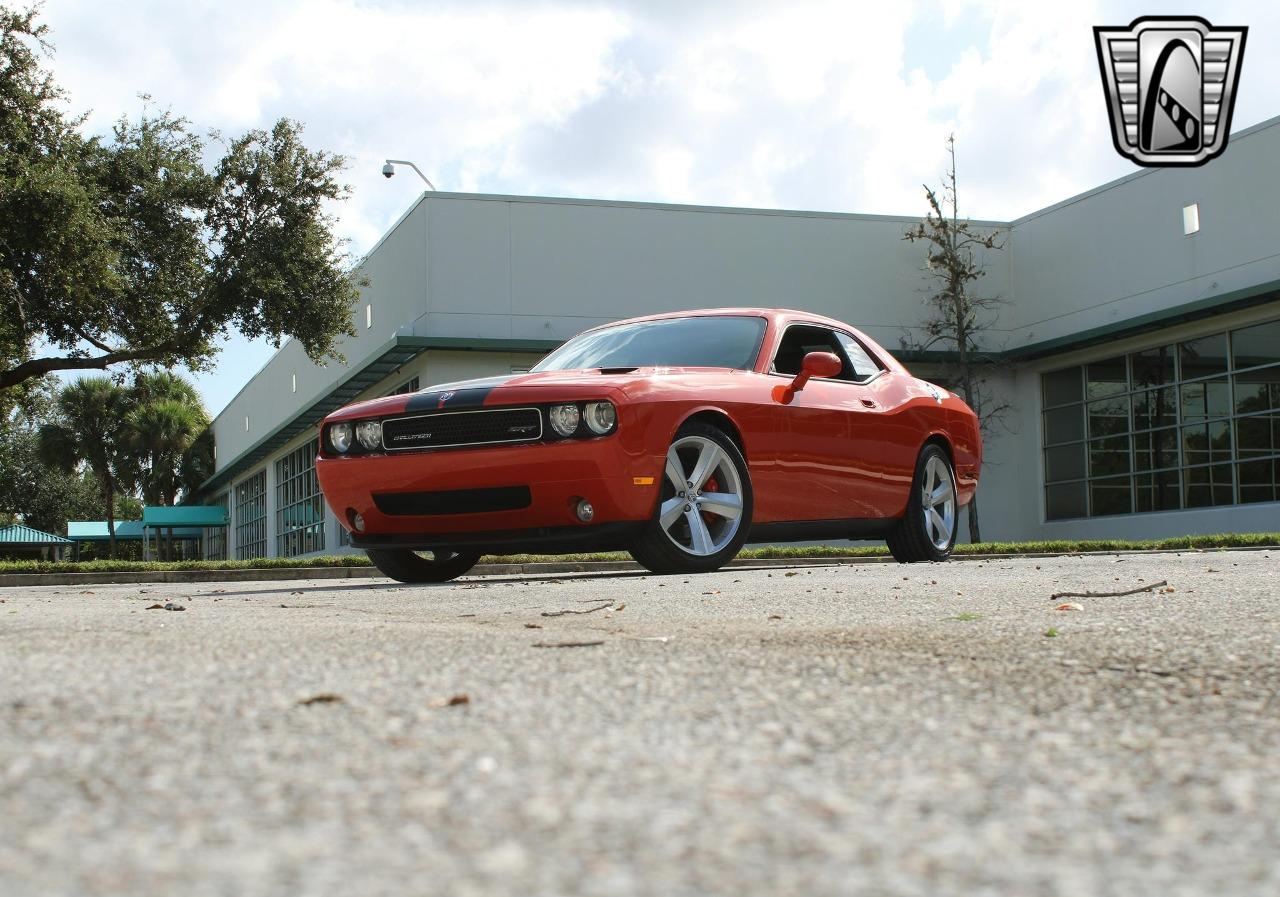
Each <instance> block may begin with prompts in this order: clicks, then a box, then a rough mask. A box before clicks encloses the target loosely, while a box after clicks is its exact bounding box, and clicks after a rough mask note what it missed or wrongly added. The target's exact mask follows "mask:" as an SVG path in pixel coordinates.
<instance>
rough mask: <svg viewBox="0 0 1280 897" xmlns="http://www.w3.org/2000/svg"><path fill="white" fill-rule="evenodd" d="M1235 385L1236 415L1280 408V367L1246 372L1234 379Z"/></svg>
mask: <svg viewBox="0 0 1280 897" xmlns="http://www.w3.org/2000/svg"><path fill="white" fill-rule="evenodd" d="M1232 381H1233V383H1234V384H1235V395H1236V414H1253V413H1254V412H1255V411H1268V410H1270V409H1272V408H1280V365H1276V366H1275V367H1269V368H1259V369H1258V370H1256V371H1245V372H1244V373H1243V374H1236V375H1235V376H1234V377H1233V378H1232Z"/></svg>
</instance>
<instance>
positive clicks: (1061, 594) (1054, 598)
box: [1049, 579, 1169, 601]
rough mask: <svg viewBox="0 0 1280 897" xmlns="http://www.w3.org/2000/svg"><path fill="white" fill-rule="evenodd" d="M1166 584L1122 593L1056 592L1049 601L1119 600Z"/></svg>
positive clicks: (1164, 581) (1155, 583)
mask: <svg viewBox="0 0 1280 897" xmlns="http://www.w3.org/2000/svg"><path fill="white" fill-rule="evenodd" d="M1168 584H1169V583H1168V581H1167V580H1164V579H1162V580H1160V581H1159V582H1153V583H1152V584H1151V585H1149V586H1139V587H1138V588H1136V589H1129V590H1128V591H1124V592H1058V593H1057V594H1055V595H1050V596H1049V600H1050V601H1057V600H1058V599H1059V598H1119V597H1121V596H1123V595H1136V594H1138V593H1139V592H1150V591H1151V590H1152V589H1158V588H1160V587H1161V586H1167V585H1168Z"/></svg>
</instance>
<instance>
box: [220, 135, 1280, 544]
mask: <svg viewBox="0 0 1280 897" xmlns="http://www.w3.org/2000/svg"><path fill="white" fill-rule="evenodd" d="M1277 159H1280V118H1276V119H1271V120H1270V121H1267V122H1263V123H1262V124H1259V125H1257V126H1255V127H1252V128H1249V129H1247V130H1245V131H1242V132H1239V133H1237V134H1235V135H1233V137H1232V138H1231V145H1230V147H1229V149H1228V150H1227V152H1226V154H1225V155H1224V156H1223V157H1222V158H1220V159H1218V160H1217V161H1215V162H1213V163H1212V164H1210V165H1207V166H1204V167H1201V168H1194V169H1144V170H1142V171H1139V172H1136V173H1134V174H1132V175H1129V176H1128V177H1125V178H1121V179H1120V180H1117V181H1114V182H1112V183H1109V184H1105V185H1103V186H1101V187H1098V188H1097V189H1095V190H1092V191H1090V192H1088V193H1084V194H1082V195H1080V196H1076V197H1072V198H1070V199H1067V200H1064V201H1062V202H1060V203H1058V204H1056V205H1053V206H1050V207H1049V208H1046V209H1041V210H1040V211H1037V212H1033V213H1031V214H1029V215H1027V216H1025V217H1023V218H1019V219H1017V220H1015V221H1007V222H997V221H991V222H981V223H982V224H984V225H989V226H990V227H993V228H999V229H1000V230H1001V231H1003V235H1004V238H1005V247H1004V249H1003V250H1002V251H999V252H993V253H991V254H990V256H989V257H988V258H987V259H986V264H987V277H986V278H985V280H984V282H983V284H982V288H983V290H984V291H985V292H987V293H990V294H995V295H998V296H1000V297H1002V298H1003V299H1004V300H1005V303H1006V304H1005V305H1004V306H1003V307H1002V309H1001V311H1000V314H999V319H998V321H997V324H996V327H995V328H994V329H992V330H991V331H990V332H989V333H988V334H987V339H988V345H987V347H986V348H987V349H988V350H989V351H990V352H991V353H992V354H993V355H996V356H997V357H998V358H999V359H1000V365H999V367H998V370H997V373H996V374H995V375H994V376H993V377H992V378H991V380H990V381H989V386H990V388H991V390H992V391H993V393H994V397H995V398H996V399H997V400H998V401H1006V402H1008V403H1009V404H1010V406H1011V409H1012V411H1011V413H1010V414H1009V415H1008V416H1007V418H1006V420H1005V425H1004V426H1001V427H997V428H996V429H995V431H994V432H993V433H992V434H991V435H990V436H989V437H988V439H987V456H986V460H985V468H984V470H983V479H982V484H981V487H980V492H979V494H980V496H981V498H982V500H983V535H984V537H985V538H989V539H1058V538H1067V539H1075V538H1095V537H1097V538H1102V537H1123V538H1154V537H1161V536H1172V535H1183V534H1188V533H1206V532H1224V531H1236V532H1248V531H1261V530H1275V529H1278V528H1280V502H1278V501H1277V499H1280V494H1278V492H1277V490H1278V489H1280V485H1278V484H1280V179H1278V178H1277V177H1276V173H1275V167H1276V160H1277ZM916 220H918V219H917V218H914V217H911V216H903V217H894V216H881V215H857V214H832V213H822V212H796V211H779V210H765V209H734V208H710V207H702V206H679V205H664V204H657V203H631V202H605V201H597V200H582V199H550V198H542V197H527V196H493V195H484V194H463V193H440V192H429V193H425V194H423V195H422V196H421V197H420V198H419V199H418V201H417V202H416V203H415V204H414V206H413V207H412V208H411V209H410V210H409V211H408V212H406V213H405V215H404V216H403V217H401V219H400V220H399V221H398V222H397V223H396V224H395V225H394V226H393V227H392V228H391V230H390V231H389V232H388V233H387V234H386V236H384V237H383V238H382V240H381V241H380V242H379V243H378V244H377V245H376V246H375V247H374V248H373V250H372V251H371V252H370V253H369V254H368V255H367V256H366V257H365V259H364V260H363V261H362V263H361V265H360V269H359V273H360V274H361V275H363V276H364V277H366V278H368V281H369V285H368V287H367V288H366V289H365V290H364V291H363V293H362V295H361V300H360V304H359V306H358V308H357V309H356V311H355V319H356V320H355V323H356V327H357V330H358V335H357V336H356V337H355V338H354V339H350V340H346V341H345V342H344V343H343V344H342V346H341V351H342V352H343V354H344V355H345V356H346V359H347V363H346V364H345V365H337V364H330V365H328V366H325V367H320V366H317V365H314V364H312V363H311V362H310V361H308V360H307V358H306V355H305V354H304V353H303V352H302V350H301V348H300V347H299V346H298V345H296V344H293V343H286V344H285V345H284V346H282V347H281V349H280V350H279V351H278V352H277V353H276V354H275V356H274V357H273V358H272V359H271V360H270V362H268V363H267V365H266V366H265V367H263V369H262V370H261V371H259V372H258V373H257V374H256V375H255V376H254V377H253V378H252V379H251V380H250V381H249V382H248V383H247V384H246V385H245V387H244V388H243V389H242V390H241V391H240V393H239V394H238V395H237V396H236V397H235V398H234V399H233V400H232V401H231V403H230V404H229V405H228V406H227V407H226V408H225V409H224V410H223V411H222V413H221V414H219V415H218V417H217V419H216V421H215V423H214V433H215V437H216V444H217V466H216V472H215V473H214V475H213V476H212V477H211V478H210V479H209V480H208V481H207V482H206V483H205V484H204V486H203V490H202V491H203V496H202V498H203V500H204V501H206V502H208V503H219V504H221V503H225V504H226V505H227V506H228V507H229V509H230V512H231V519H232V526H231V529H230V533H229V537H228V539H227V541H226V544H225V545H221V546H214V550H215V551H219V550H221V551H225V552H226V554H227V555H228V556H230V557H257V556H277V555H298V554H306V553H311V552H318V551H324V552H335V551H343V550H346V534H345V531H344V530H343V528H342V527H341V526H340V525H339V523H338V521H337V520H336V519H335V518H334V517H333V515H332V514H330V513H328V511H327V509H325V508H324V504H323V500H322V499H321V497H320V495H319V493H318V490H317V488H316V481H315V474H314V469H313V458H314V454H315V434H316V424H317V423H318V422H319V421H320V419H321V418H322V417H323V416H324V415H325V414H326V413H328V412H329V411H332V410H333V409H335V408H338V407H340V406H342V405H344V404H347V403H349V402H352V401H355V400H357V399H361V398H368V397H373V396H379V395H385V394H388V393H392V392H396V391H401V390H412V389H417V388H418V387H419V386H421V387H426V386H428V385H430V384H432V383H441V382H446V381H452V380H458V379H463V378H467V377H473V376H485V375H492V374H495V373H506V372H510V371H518V370H522V369H525V368H527V367H528V366H530V365H531V364H533V363H534V362H535V361H537V359H538V358H540V357H541V356H542V355H543V354H545V353H546V352H547V351H548V350H549V349H551V348H553V347H554V346H556V345H558V344H559V343H560V342H561V341H563V340H565V339H567V338H568V337H570V336H572V335H573V334H575V333H577V332H579V331H581V330H583V329H584V328H587V327H591V326H594V325H596V324H602V323H606V322H608V321H613V320H617V319H619V318H625V317H631V316H635V315H642V314H649V313H654V312H661V311H670V310H677V309H685V308H700V307H711V306H785V307H792V308H803V309H807V310H811V311H814V312H818V313H821V314H827V315H830V316H832V317H835V318H839V319H841V320H845V321H848V322H849V323H851V324H853V325H855V326H857V327H859V328H861V329H863V330H865V331H866V332H867V333H869V334H870V335H871V336H873V337H874V338H876V339H877V340H879V341H880V342H881V343H882V344H883V345H884V346H885V347H886V348H888V349H890V350H891V351H892V350H894V349H896V348H897V347H898V346H899V345H901V344H902V342H903V337H904V335H905V334H909V333H912V332H915V333H917V334H918V332H919V329H920V325H921V320H922V314H923V307H922V301H921V291H922V290H923V289H924V287H925V286H926V280H925V278H924V275H923V271H922V259H923V249H922V247H921V246H920V245H919V244H911V243H907V242H904V241H903V239H902V235H903V232H904V231H905V229H906V228H907V227H908V226H909V225H910V224H911V223H913V222H914V221H916ZM900 357H902V358H903V360H904V361H906V362H907V363H908V364H909V365H910V366H911V367H912V369H913V370H914V371H915V372H916V373H917V374H919V375H921V376H926V377H927V376H930V375H931V374H934V373H936V365H935V364H934V363H931V359H930V358H929V357H927V356H926V357H912V356H911V355H909V354H906V355H900Z"/></svg>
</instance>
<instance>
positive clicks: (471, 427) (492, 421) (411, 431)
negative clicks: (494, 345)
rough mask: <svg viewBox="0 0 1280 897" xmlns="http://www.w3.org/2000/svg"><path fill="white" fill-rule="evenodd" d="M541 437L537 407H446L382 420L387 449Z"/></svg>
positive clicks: (433, 446) (490, 442) (492, 443)
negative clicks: (481, 409) (456, 408)
mask: <svg viewBox="0 0 1280 897" xmlns="http://www.w3.org/2000/svg"><path fill="white" fill-rule="evenodd" d="M541 438H542V412H540V411H539V410H538V409H537V408H494V409H492V410H485V411H445V412H442V413H440V414H424V415H419V416H416V417H398V418H393V419H391V420H387V421H383V423H382V442H383V445H384V446H385V447H386V450H387V451H389V452H402V451H410V450H414V449H429V448H445V447H448V446H455V447H456V446H462V445H495V444H498V443H503V442H533V441H535V440H537V439H541Z"/></svg>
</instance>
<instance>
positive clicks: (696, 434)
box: [630, 421, 754, 573]
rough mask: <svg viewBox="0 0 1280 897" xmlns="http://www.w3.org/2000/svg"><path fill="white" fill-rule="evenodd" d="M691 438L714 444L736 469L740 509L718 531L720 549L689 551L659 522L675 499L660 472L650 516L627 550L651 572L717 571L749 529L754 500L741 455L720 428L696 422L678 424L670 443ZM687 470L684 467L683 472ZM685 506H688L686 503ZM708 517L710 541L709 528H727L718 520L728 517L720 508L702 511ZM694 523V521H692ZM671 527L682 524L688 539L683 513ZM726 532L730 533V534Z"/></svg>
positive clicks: (667, 482)
mask: <svg viewBox="0 0 1280 897" xmlns="http://www.w3.org/2000/svg"><path fill="white" fill-rule="evenodd" d="M693 438H697V439H702V440H708V441H710V442H713V443H715V445H716V446H718V447H719V448H720V451H721V452H723V454H724V458H723V459H722V460H723V461H725V462H727V463H728V464H731V465H732V466H733V470H734V471H736V474H737V480H738V484H737V485H738V491H737V492H736V493H733V494H736V495H737V496H739V498H740V502H741V509H740V511H739V514H738V516H737V518H736V520H737V529H736V530H729V529H726V530H721V535H722V536H725V537H728V538H727V541H726V542H725V544H724V545H723V546H722V547H721V548H719V549H718V550H715V551H712V552H711V553H708V554H695V553H692V549H691V548H682V547H680V545H678V544H677V543H676V541H675V539H676V536H674V535H671V534H669V533H668V531H667V530H666V529H665V528H664V527H663V525H662V522H661V517H662V506H663V502H666V501H669V500H673V499H675V498H676V489H675V486H674V484H673V483H672V482H671V479H670V478H669V477H667V476H666V475H664V476H663V477H662V488H661V489H660V490H659V494H658V500H657V502H655V507H654V509H653V517H652V518H650V520H649V522H648V523H647V524H646V525H645V528H644V531H643V532H642V533H641V535H640V537H639V539H637V540H636V542H635V544H634V545H632V546H631V549H630V551H631V556H632V557H633V558H635V559H636V560H637V561H638V562H640V564H642V565H643V566H644V567H646V568H648V569H649V570H651V571H653V572H654V573H711V572H713V571H715V570H719V569H720V568H721V567H723V566H724V565H725V564H727V563H728V562H729V561H731V560H733V558H734V557H735V556H736V555H737V553H738V552H739V551H741V550H742V546H743V544H744V543H745V542H746V541H747V536H748V535H749V534H750V532H751V510H752V506H753V504H754V499H753V493H752V491H751V475H750V473H749V472H748V471H747V462H746V459H744V458H743V457H742V451H741V450H740V449H739V448H738V446H737V444H736V443H735V442H734V441H733V440H732V439H731V438H730V437H729V436H728V435H727V434H726V433H725V432H724V431H723V430H721V429H719V428H717V427H713V426H711V425H710V424H705V423H701V422H699V421H692V422H690V423H687V424H685V425H684V426H683V427H681V428H680V430H679V432H677V433H676V437H675V439H674V440H672V443H671V444H672V446H673V447H675V446H677V445H678V444H680V443H681V441H682V440H687V439H693ZM678 453H679V451H678ZM718 469H719V468H717V470H718ZM689 472H690V471H689V469H688V467H687V466H686V467H685V473H686V474H687V473H689ZM714 472H715V471H713V473H714ZM708 481H709V480H708ZM712 491H719V490H718V489H717V490H712ZM699 495H701V492H699ZM686 507H688V506H687V505H686ZM693 513H694V514H697V513H698V512H697V511H694V512H693ZM682 516H685V515H682ZM708 517H709V518H710V520H711V521H712V522H711V523H710V524H709V525H708V526H707V527H704V529H705V530H706V531H707V532H708V533H709V534H710V535H711V536H712V538H713V544H714V540H715V539H716V538H717V537H716V535H715V533H714V532H711V530H710V527H717V528H719V527H722V526H723V527H728V524H727V523H723V522H722V521H723V520H727V519H729V518H725V517H724V516H723V512H722V511H711V510H708V511H707V512H705V513H704V519H706V518H708ZM696 522H697V521H694V523H696ZM672 526H673V528H674V529H680V528H681V527H682V526H683V528H684V530H685V531H686V533H689V536H688V537H689V538H690V540H691V541H692V534H691V524H690V523H689V522H688V518H687V516H685V521H684V522H683V523H681V522H680V520H679V518H677V522H676V523H675V524H673V525H672ZM730 533H732V535H731V536H730Z"/></svg>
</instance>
